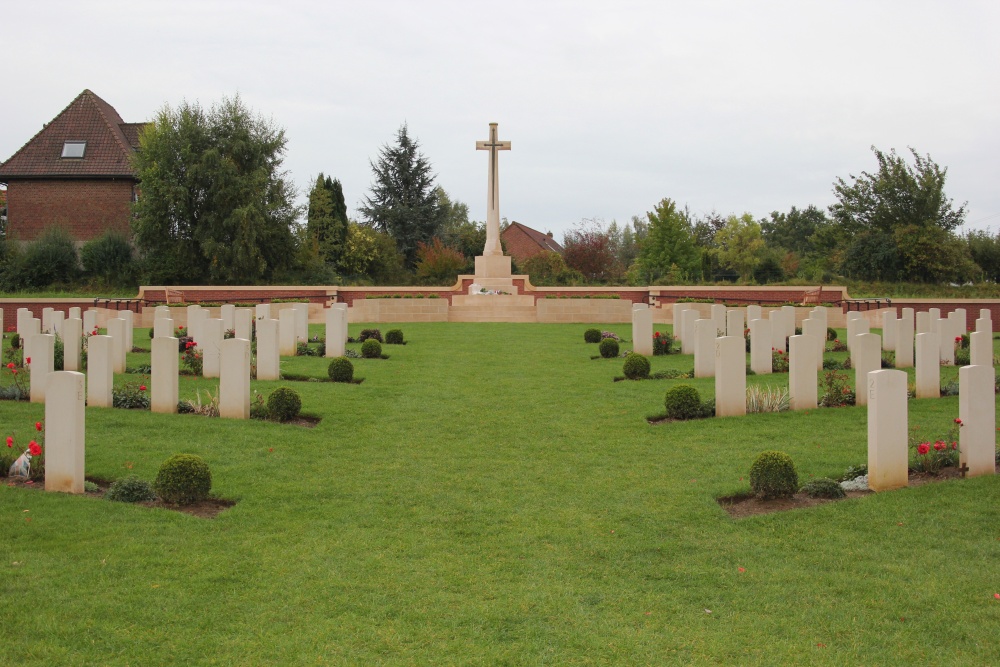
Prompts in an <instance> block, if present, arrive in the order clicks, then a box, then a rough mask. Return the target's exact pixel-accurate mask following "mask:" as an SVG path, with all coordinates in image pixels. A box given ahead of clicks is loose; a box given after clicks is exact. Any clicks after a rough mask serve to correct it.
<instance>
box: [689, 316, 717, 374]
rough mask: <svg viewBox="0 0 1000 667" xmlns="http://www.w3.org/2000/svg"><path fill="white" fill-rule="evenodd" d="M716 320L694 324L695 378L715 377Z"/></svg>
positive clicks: (700, 321)
mask: <svg viewBox="0 0 1000 667" xmlns="http://www.w3.org/2000/svg"><path fill="white" fill-rule="evenodd" d="M716 333H717V332H716V329H715V320H698V321H697V322H695V323H694V376H695V377H696V378H710V377H714V376H715V366H716V359H715V357H716V349H715V339H716V338H717V336H716Z"/></svg>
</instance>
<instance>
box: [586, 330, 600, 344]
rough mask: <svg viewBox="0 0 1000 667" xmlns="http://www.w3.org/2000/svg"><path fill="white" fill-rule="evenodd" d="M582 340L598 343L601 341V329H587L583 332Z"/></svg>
mask: <svg viewBox="0 0 1000 667" xmlns="http://www.w3.org/2000/svg"><path fill="white" fill-rule="evenodd" d="M583 340H584V342H585V343H600V342H601V330H600V329H587V330H586V331H584V332H583Z"/></svg>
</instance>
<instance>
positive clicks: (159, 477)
mask: <svg viewBox="0 0 1000 667" xmlns="http://www.w3.org/2000/svg"><path fill="white" fill-rule="evenodd" d="M153 490H154V491H156V495H158V496H160V498H162V499H163V501H164V502H168V503H173V504H175V505H190V504H191V503H196V502H198V501H199V500H204V499H205V498H207V497H208V492H209V491H211V490H212V471H211V470H209V468H208V464H207V463H205V461H204V459H202V458H201V457H200V456H196V455H194V454H174V455H173V456H171V457H170V458H169V459H167V460H166V461H164V462H163V465H161V466H160V471H159V472H158V473H156V480H154V481H153Z"/></svg>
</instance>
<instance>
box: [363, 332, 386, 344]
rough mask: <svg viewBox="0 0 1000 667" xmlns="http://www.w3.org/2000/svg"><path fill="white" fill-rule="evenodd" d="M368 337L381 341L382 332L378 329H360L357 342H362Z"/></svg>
mask: <svg viewBox="0 0 1000 667" xmlns="http://www.w3.org/2000/svg"><path fill="white" fill-rule="evenodd" d="M369 338H374V339H375V340H377V341H378V342H380V343H381V342H382V332H381V331H379V330H378V329H362V330H361V333H359V334H358V342H359V343H363V342H365V341H366V340H368V339H369Z"/></svg>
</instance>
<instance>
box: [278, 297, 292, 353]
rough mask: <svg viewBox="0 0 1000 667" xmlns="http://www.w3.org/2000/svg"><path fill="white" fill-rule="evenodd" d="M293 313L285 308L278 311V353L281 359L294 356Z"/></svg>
mask: <svg viewBox="0 0 1000 667" xmlns="http://www.w3.org/2000/svg"><path fill="white" fill-rule="evenodd" d="M295 342H296V340H295V311H294V310H291V309H290V308H285V309H283V310H280V311H278V351H279V352H280V353H281V356H283V357H294V356H295V350H296V345H295Z"/></svg>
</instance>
